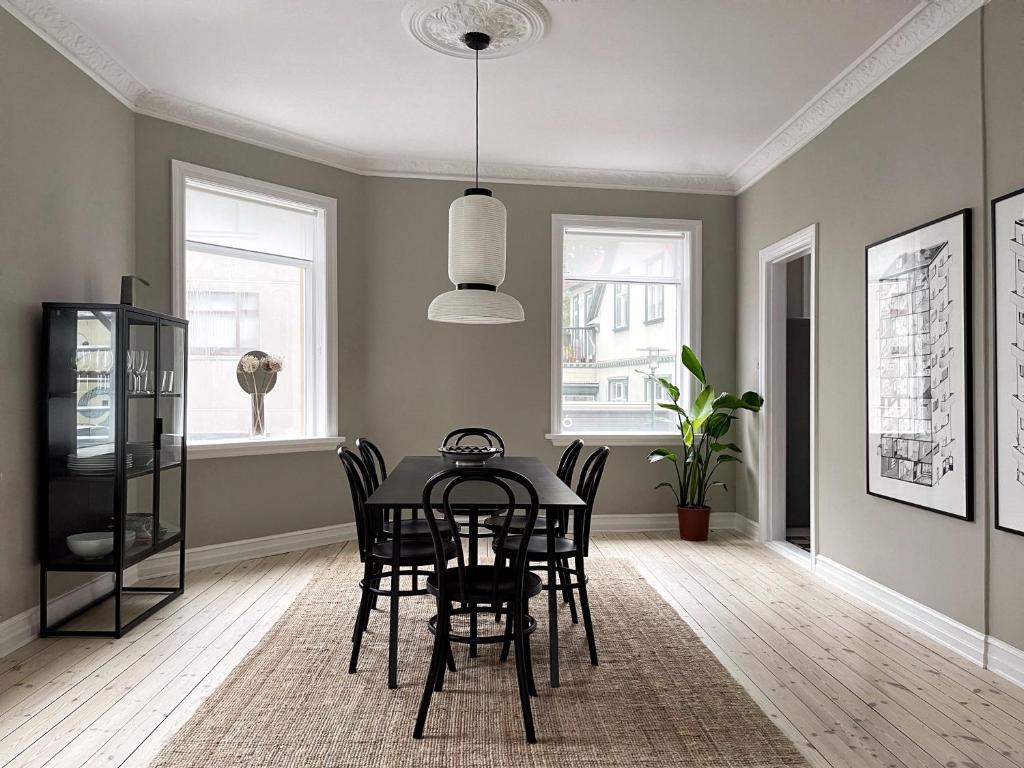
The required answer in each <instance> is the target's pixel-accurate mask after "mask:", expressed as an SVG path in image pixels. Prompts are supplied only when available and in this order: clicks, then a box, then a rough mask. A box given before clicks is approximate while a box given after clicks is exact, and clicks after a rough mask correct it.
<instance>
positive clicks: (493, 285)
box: [427, 32, 523, 324]
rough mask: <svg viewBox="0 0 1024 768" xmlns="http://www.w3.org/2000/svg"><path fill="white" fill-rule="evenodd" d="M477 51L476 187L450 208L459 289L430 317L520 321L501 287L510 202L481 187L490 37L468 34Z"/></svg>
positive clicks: (453, 273)
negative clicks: (483, 79)
mask: <svg viewBox="0 0 1024 768" xmlns="http://www.w3.org/2000/svg"><path fill="white" fill-rule="evenodd" d="M462 42H464V43H465V44H466V46H467V47H468V48H470V49H471V50H473V51H475V52H476V185H475V186H473V187H470V188H469V189H467V190H466V192H465V194H463V196H462V197H460V198H458V199H457V200H455V202H453V203H452V204H451V207H450V208H449V209H448V279H449V280H451V281H452V283H453V284H454V285H455V290H454V291H448V292H447V293H442V294H441V295H440V296H438V297H437V298H435V299H434V300H433V301H432V302H430V307H429V308H428V309H427V319H429V320H436V321H438V322H441V323H468V324H493V323H518V322H522V320H523V306H522V305H521V304H520V303H519V302H518V301H516V300H515V299H514V298H513V297H511V296H509V295H508V294H507V293H500V292H499V291H498V286H499V285H501V284H502V283H503V282H504V280H505V219H506V216H505V206H504V204H503V203H502V202H501V201H500V200H498V198H496V197H494V196H493V195H492V194H491V190H489V189H484V188H483V187H481V186H480V51H482V50H485V49H486V48H487V46H488V45H490V43H491V38H490V35H487V34H485V33H483V32H467V33H466V34H465V35H463V36H462Z"/></svg>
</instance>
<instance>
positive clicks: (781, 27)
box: [5, 0, 963, 177]
mask: <svg viewBox="0 0 1024 768" xmlns="http://www.w3.org/2000/svg"><path fill="white" fill-rule="evenodd" d="M946 1H947V0H577V2H564V1H562V2H559V1H558V0H547V2H546V6H547V8H548V11H549V13H550V24H549V27H548V30H547V33H546V35H545V37H544V38H543V39H542V40H540V41H539V42H538V43H536V44H535V45H533V46H532V47H530V48H528V49H527V50H525V51H523V52H522V53H519V54H517V55H514V56H511V57H508V58H502V59H493V60H488V61H483V62H481V110H482V115H481V141H482V146H481V160H482V161H483V162H484V163H487V164H503V165H507V166H546V167H549V168H557V169H566V168H568V169H594V170H601V171H628V172H637V173H639V174H643V173H660V174H666V173H667V174H707V175H711V176H714V177H726V176H729V175H730V174H733V173H734V172H735V171H736V170H737V167H738V166H740V164H741V163H743V162H744V160H746V159H748V157H749V156H750V155H751V153H752V152H754V151H755V150H756V149H758V147H759V146H761V145H762V144H763V143H764V142H765V141H766V140H768V139H769V138H770V137H772V135H773V133H775V132H776V131H777V130H778V129H779V128H780V127H781V126H783V125H784V124H785V123H786V122H787V121H788V120H790V118H792V117H793V116H794V115H795V114H797V113H799V112H800V110H801V109H802V108H803V107H805V106H806V105H807V104H808V102H810V101H811V100H812V99H814V98H815V97H816V96H819V95H820V93H821V92H822V89H823V88H825V87H826V86H828V85H829V84H830V83H832V81H833V80H834V79H835V78H836V77H837V76H838V75H840V74H842V73H843V72H844V70H846V69H848V68H849V67H850V66H851V65H852V64H854V63H855V62H856V61H857V60H858V59H859V58H860V57H861V56H862V55H863V54H865V52H867V51H869V50H871V49H872V48H873V47H874V46H875V44H876V43H878V42H879V40H880V39H883V38H885V36H886V35H888V34H890V32H891V30H893V29H894V27H899V26H900V25H901V24H904V25H905V24H906V23H907V18H908V13H909V12H911V11H914V10H915V9H917V10H918V11H920V10H921V8H922V7H927V6H929V5H930V4H932V5H938V6H941V5H942V4H943V3H944V2H946ZM20 2H21V4H22V5H25V4H26V2H25V0H20ZM9 3H10V4H11V5H14V6H15V9H17V6H18V4H19V0H9ZM5 4H7V3H5ZM36 4H37V5H38V3H36ZM49 5H50V6H51V7H52V9H53V10H55V11H56V12H57V13H58V14H59V15H63V17H64V18H65V19H66V20H70V22H72V25H73V26H77V27H78V28H79V31H81V32H84V33H85V34H86V35H87V36H88V38H91V39H92V40H93V41H95V43H97V44H98V45H99V47H100V48H101V49H102V50H103V51H105V52H106V53H107V54H109V55H110V57H112V58H113V59H114V60H116V63H115V64H114V67H116V64H120V65H122V67H123V68H124V70H127V73H130V77H129V79H130V78H134V80H137V81H138V82H137V83H136V84H135V85H136V86H137V87H138V89H139V90H141V91H153V92H157V93H159V94H160V96H161V98H164V99H165V101H166V100H170V101H183V102H187V103H189V104H190V108H192V107H194V105H201V106H202V107H208V108H213V109H215V110H220V111H223V112H225V113H230V115H231V116H232V119H233V117H234V116H237V117H240V118H245V119H247V120H250V121H256V122H257V123H259V124H262V128H263V129H267V130H269V129H271V128H272V129H277V131H278V132H281V131H283V132H287V133H286V134H281V135H293V138H295V137H301V138H302V139H305V140H312V141H313V142H316V143H318V144H322V145H324V146H330V147H334V148H337V150H338V151H339V152H343V153H349V154H350V155H352V156H353V157H356V158H357V159H356V160H355V161H353V162H354V164H355V165H358V164H359V161H358V158H359V157H360V156H368V157H370V158H373V160H374V162H373V163H371V162H370V161H369V160H367V163H366V164H367V165H374V164H376V165H381V166H386V165H388V164H389V161H384V160H381V158H385V159H387V158H404V159H407V160H408V159H412V160H413V161H414V163H415V164H416V167H419V168H430V167H431V165H432V164H440V165H439V166H438V167H441V165H444V164H447V165H444V167H447V168H454V167H458V168H464V167H465V163H466V162H467V161H470V160H471V159H472V156H473V155H472V152H473V147H472V140H473V124H472V107H473V102H472V96H473V91H472V86H473V81H472V77H473V69H472V62H470V61H466V60H460V59H455V58H451V57H447V56H444V55H441V54H439V53H437V52H435V51H432V50H430V49H428V48H426V47H424V46H423V45H421V44H420V43H418V42H417V41H415V40H414V39H413V38H412V36H411V35H410V34H409V33H408V31H407V30H406V28H405V27H404V26H403V23H402V8H403V6H404V5H405V0H291V1H289V0H216V1H215V2H210V0H146V2H139V1H138V0H51V1H50V3H49ZM960 5H963V3H962V2H961V3H960ZM35 21H36V22H37V26H42V27H44V28H45V27H46V24H45V23H42V22H40V21H39V19H35ZM943 31H944V30H943ZM51 32H52V30H51ZM929 42H930V41H929ZM915 52H916V51H915ZM79 58H82V56H79ZM901 63H902V62H901ZM96 68H97V67H96V66H95V64H93V69H96ZM101 76H102V73H101ZM106 79H108V80H110V79H111V78H110V77H107V78H106ZM871 87H873V86H871ZM119 90H124V89H123V88H120V87H119ZM165 95H169V96H165ZM130 98H131V97H130ZM143 101H144V100H143ZM154 103H155V102H154ZM844 108H845V107H844ZM142 111H147V110H146V109H143V110H142ZM148 111H152V110H148ZM191 114H193V115H199V114H200V111H196V110H195V109H193V111H192V113H191ZM221 117H223V116H221ZM182 121H183V122H189V120H187V119H184V120H182ZM195 121H201V118H200V117H195V118H194V120H193V122H195ZM311 146H312V144H311ZM392 164H394V165H396V166H400V165H401V163H397V162H396V163H392ZM368 170H369V169H368Z"/></svg>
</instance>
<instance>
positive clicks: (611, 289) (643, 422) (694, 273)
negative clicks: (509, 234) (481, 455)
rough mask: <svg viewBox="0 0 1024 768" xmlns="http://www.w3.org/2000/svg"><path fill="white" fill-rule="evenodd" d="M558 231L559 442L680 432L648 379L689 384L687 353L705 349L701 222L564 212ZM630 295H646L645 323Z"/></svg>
mask: <svg viewBox="0 0 1024 768" xmlns="http://www.w3.org/2000/svg"><path fill="white" fill-rule="evenodd" d="M552 226H553V239H552V242H553V244H554V253H553V254H552V259H553V275H554V285H553V290H552V297H553V305H552V323H553V326H554V327H553V329H552V338H553V341H554V344H553V349H552V363H553V364H552V378H553V381H552V395H553V396H552V403H551V421H552V429H551V435H550V437H551V438H552V439H553V440H554V441H555V442H560V441H564V442H567V441H568V440H571V439H572V438H573V437H575V436H577V435H582V436H587V435H590V436H595V435H601V436H603V437H605V438H611V439H608V442H611V443H614V442H616V441H619V442H621V443H631V442H632V443H642V442H644V440H645V438H649V437H652V436H659V435H664V434H667V433H671V432H673V431H674V430H675V429H676V422H675V419H674V418H673V415H672V413H671V412H669V411H666V410H665V409H662V408H658V407H657V402H658V401H659V400H661V401H663V400H664V399H665V393H664V391H663V388H662V387H661V386H660V385H652V383H651V382H650V381H649V380H648V378H647V377H648V375H649V374H653V375H655V376H657V377H660V378H665V379H668V380H669V381H672V382H684V384H686V385H687V386H688V385H689V382H688V379H687V378H686V377H685V376H683V375H682V372H681V371H680V367H681V363H680V359H679V349H680V347H681V346H682V345H683V344H684V343H686V344H689V345H690V346H692V347H695V348H699V318H700V231H701V229H700V222H699V221H680V220H665V219H626V218H605V217H592V216H560V215H559V216H554V217H553V219H552ZM631 296H635V297H636V298H637V300H639V299H640V297H643V299H644V320H645V322H644V323H630V298H631ZM638 311H639V310H638ZM687 396H689V392H686V391H684V397H687Z"/></svg>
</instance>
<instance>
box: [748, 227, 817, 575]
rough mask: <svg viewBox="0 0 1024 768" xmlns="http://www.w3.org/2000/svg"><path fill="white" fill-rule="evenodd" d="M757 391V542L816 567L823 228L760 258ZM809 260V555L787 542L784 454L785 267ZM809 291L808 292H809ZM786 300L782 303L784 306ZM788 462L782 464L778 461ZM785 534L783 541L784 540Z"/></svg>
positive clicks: (772, 247)
mask: <svg viewBox="0 0 1024 768" xmlns="http://www.w3.org/2000/svg"><path fill="white" fill-rule="evenodd" d="M758 256H759V259H758V261H759V264H760V267H759V277H758V336H759V347H758V365H757V370H758V387H759V391H760V392H761V394H762V395H763V396H764V399H765V405H764V408H763V409H762V411H761V414H760V419H759V421H760V426H761V429H760V430H759V434H758V462H757V481H758V485H757V487H758V493H757V508H758V516H757V517H758V537H759V539H760V540H761V541H762V542H764V543H766V544H768V545H769V546H770V547H772V548H773V549H776V550H778V551H779V552H781V553H782V554H784V555H786V556H787V557H790V558H792V559H794V560H796V561H798V562H801V563H802V564H804V565H809V566H813V564H814V561H815V559H816V557H817V554H818V427H817V425H818V225H817V223H815V224H811V225H810V226H808V227H805V228H803V229H801V230H800V231H799V232H794V233H793V234H791V235H789V236H788V237H785V238H783V239H782V240H779V241H778V242H776V243H773V244H772V245H769V246H768V247H767V248H762V249H761V250H760V251H759V252H758ZM799 258H807V259H808V260H809V263H810V279H809V283H810V291H809V293H810V310H809V313H808V314H809V315H810V319H811V338H810V369H811V381H810V401H811V402H810V409H811V412H810V435H811V445H810V466H809V467H808V470H809V475H810V496H811V498H810V517H811V551H810V554H809V555H808V553H807V552H806V551H805V550H803V549H801V548H800V547H797V546H795V545H793V544H790V543H789V542H787V541H786V538H785V531H786V512H785V489H786V477H785V468H786V462H785V458H784V457H785V450H786V400H785V387H786V385H785V374H786V360H785V356H784V355H782V356H780V355H778V354H775V351H777V350H780V349H781V350H785V347H786V301H785V297H786V281H785V264H786V262H789V261H793V260H794V259H799ZM805 290H806V286H805ZM780 299H781V301H780ZM780 454H781V455H782V456H783V460H782V461H777V460H773V458H774V457H775V456H778V455H780ZM780 533H781V535H780Z"/></svg>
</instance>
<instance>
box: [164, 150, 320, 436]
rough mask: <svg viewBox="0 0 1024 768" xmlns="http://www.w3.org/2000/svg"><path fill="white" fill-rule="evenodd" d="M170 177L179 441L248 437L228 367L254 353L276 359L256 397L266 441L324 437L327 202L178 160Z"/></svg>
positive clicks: (245, 413) (245, 411) (246, 401)
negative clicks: (180, 362) (184, 428)
mask: <svg viewBox="0 0 1024 768" xmlns="http://www.w3.org/2000/svg"><path fill="white" fill-rule="evenodd" d="M173 184H174V197H173V199H174V220H175V238H174V240H175V243H174V291H175V297H174V298H175V302H174V303H175V313H176V314H179V315H182V316H184V317H186V318H187V319H188V321H189V348H188V383H189V398H188V433H189V438H190V439H191V440H193V441H195V442H198V443H202V442H213V441H216V442H222V441H242V440H248V439H249V434H250V421H251V414H252V410H251V403H250V398H249V395H248V394H246V393H245V392H244V391H243V390H242V388H241V386H240V385H239V383H238V379H237V376H236V370H237V366H238V361H239V359H240V358H241V357H242V356H243V355H245V354H246V353H248V352H253V351H260V352H264V353H266V354H268V355H274V356H277V357H280V358H281V359H282V360H283V361H284V369H283V371H282V372H281V373H279V374H278V376H277V381H276V383H275V385H274V387H273V389H272V390H271V391H270V392H268V393H267V394H266V400H265V421H266V427H267V435H268V437H271V438H281V439H301V438H312V437H327V436H330V435H333V434H335V433H336V431H337V418H336V415H335V411H336V406H335V403H336V399H337V398H336V392H337V383H336V382H337V374H336V363H335V354H334V349H335V348H336V344H335V342H334V334H335V326H336V321H335V320H334V319H333V318H334V317H335V309H334V298H333V296H334V291H333V289H332V287H333V282H332V281H334V280H335V279H336V278H335V277H334V275H335V254H334V237H333V232H334V231H335V228H336V210H335V201H334V200H332V199H330V198H326V197H320V196H319V195H312V194H309V193H306V192H301V191H299V190H293V189H288V188H286V187H279V186H276V185H272V184H268V183H265V182H260V181H255V180H252V179H246V178H244V177H241V176H234V175H232V174H226V173H221V172H219V171H213V170H210V169H207V168H200V167H198V166H192V165H188V164H186V163H179V162H177V161H175V162H174V163H173Z"/></svg>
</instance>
